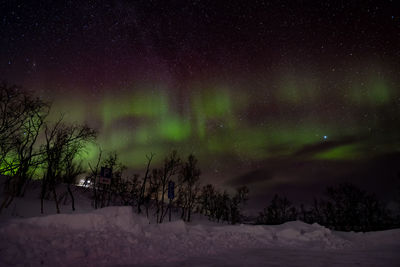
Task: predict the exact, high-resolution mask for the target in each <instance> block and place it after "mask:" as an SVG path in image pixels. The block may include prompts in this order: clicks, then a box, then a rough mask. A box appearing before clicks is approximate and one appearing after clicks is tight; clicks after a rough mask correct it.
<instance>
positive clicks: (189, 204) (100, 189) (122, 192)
mask: <svg viewBox="0 0 400 267" xmlns="http://www.w3.org/2000/svg"><path fill="white" fill-rule="evenodd" d="M153 157H154V154H151V155H148V156H147V160H148V164H147V167H146V171H145V174H144V176H143V177H140V175H138V174H136V175H133V176H128V177H125V176H124V170H125V169H126V168H125V167H124V166H123V165H122V164H121V163H119V161H118V156H117V154H116V153H115V152H114V153H111V154H109V155H107V156H106V157H105V158H104V159H103V158H102V151H100V153H99V158H98V160H97V163H96V165H95V166H90V169H91V172H90V173H89V175H88V176H86V180H85V184H86V186H87V188H88V190H91V191H92V199H93V207H94V208H102V207H106V206H110V205H131V206H133V207H135V210H136V211H137V212H138V213H144V214H145V215H146V216H147V217H152V216H154V219H155V221H156V222H157V223H162V222H164V221H165V218H166V217H167V215H168V214H169V212H170V211H171V210H173V211H174V214H179V216H180V218H181V219H182V220H184V221H191V218H192V214H193V213H200V214H203V215H205V216H207V217H208V218H209V219H210V220H213V221H217V222H227V223H231V224H235V223H238V222H241V221H242V220H243V216H242V213H241V209H242V208H243V205H244V204H245V203H246V201H247V199H248V193H249V190H248V188H247V187H245V186H243V187H240V188H237V190H236V193H235V194H234V195H233V196H231V195H230V194H228V193H227V192H226V191H224V192H220V191H219V190H217V189H216V188H215V187H214V186H213V185H212V184H207V185H205V186H201V183H200V174H201V172H200V169H199V168H198V167H197V159H196V157H195V156H194V155H192V154H190V155H189V156H188V157H187V158H186V159H181V158H180V157H179V155H178V153H177V152H176V151H172V152H171V153H170V154H169V155H168V156H167V157H165V159H164V161H163V164H162V166H160V167H157V168H153V169H151V161H152V159H153ZM100 166H104V167H107V168H110V169H112V170H113V177H112V179H111V184H110V185H107V184H100V183H99V180H98V177H99V173H100ZM171 181H173V182H174V183H175V194H176V196H175V197H174V198H173V199H172V200H169V199H168V196H167V193H168V185H169V183H170V182H171Z"/></svg>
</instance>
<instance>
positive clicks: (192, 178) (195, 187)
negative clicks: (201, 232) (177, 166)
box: [179, 154, 201, 222]
mask: <svg viewBox="0 0 400 267" xmlns="http://www.w3.org/2000/svg"><path fill="white" fill-rule="evenodd" d="M196 165H197V159H196V157H195V156H194V155H193V154H191V155H189V156H188V159H187V162H185V163H184V164H183V165H182V168H181V172H180V177H179V181H180V184H181V186H180V190H179V191H180V192H179V199H180V205H181V207H182V216H181V218H182V219H183V220H185V221H187V222H189V221H190V217H191V214H192V210H193V207H194V205H195V204H196V200H197V197H198V193H199V191H200V183H199V179H200V173H201V172H200V169H198V168H197V166H196Z"/></svg>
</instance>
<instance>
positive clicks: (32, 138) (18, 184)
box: [0, 84, 50, 212]
mask: <svg viewBox="0 0 400 267" xmlns="http://www.w3.org/2000/svg"><path fill="white" fill-rule="evenodd" d="M49 111H50V105H49V104H48V103H45V102H44V101H42V100H40V99H38V98H34V97H33V96H32V95H31V94H30V93H29V92H26V91H23V90H22V89H21V88H19V87H16V86H12V87H7V85H6V84H2V85H1V86H0V174H2V173H3V174H8V175H9V177H8V178H7V181H6V183H5V187H4V191H5V194H4V196H5V198H4V200H3V201H2V204H1V206H0V212H1V210H2V209H3V208H6V207H7V206H8V205H10V203H11V202H12V200H13V199H14V197H15V196H23V194H24V186H25V185H26V182H27V181H28V180H30V179H31V177H32V176H33V174H34V172H35V170H36V168H37V167H38V166H39V164H40V161H39V157H38V156H39V155H40V152H39V151H38V150H37V149H36V148H35V146H36V144H37V142H36V141H37V138H38V136H39V133H40V132H41V128H42V125H43V123H44V119H45V118H46V117H47V115H48V113H49Z"/></svg>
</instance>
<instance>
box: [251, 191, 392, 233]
mask: <svg viewBox="0 0 400 267" xmlns="http://www.w3.org/2000/svg"><path fill="white" fill-rule="evenodd" d="M294 220H301V221H304V222H306V223H318V224H320V225H324V226H326V227H328V228H330V229H333V230H339V231H364V232H365V231H377V230H384V229H391V228H398V227H400V217H399V214H396V212H394V211H393V210H390V209H389V208H388V207H387V204H386V203H383V202H382V201H380V200H379V199H378V198H377V197H376V196H375V195H373V194H369V193H367V192H365V191H363V190H361V189H360V188H358V187H356V186H355V185H353V184H350V183H344V184H339V185H337V186H330V187H328V188H327V189H326V191H325V192H324V196H323V197H321V198H319V199H318V198H314V200H313V203H312V205H310V206H308V207H305V205H303V204H301V205H300V207H299V208H296V206H295V205H294V204H293V203H292V202H290V201H289V200H288V199H287V198H286V197H281V196H278V195H275V196H274V197H273V199H272V200H271V202H270V203H269V205H268V206H267V207H265V208H264V210H263V211H262V212H260V214H259V216H258V217H257V223H258V224H281V223H284V222H288V221H294Z"/></svg>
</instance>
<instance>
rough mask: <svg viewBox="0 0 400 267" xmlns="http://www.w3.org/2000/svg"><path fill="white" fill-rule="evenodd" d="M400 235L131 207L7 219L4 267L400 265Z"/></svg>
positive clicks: (0, 247)
mask: <svg viewBox="0 0 400 267" xmlns="http://www.w3.org/2000/svg"><path fill="white" fill-rule="evenodd" d="M399 248H400V230H390V231H382V232H372V233H365V234H364V233H343V232H335V231H331V230H329V229H327V228H325V227H322V226H320V225H318V224H313V225H309V224H305V223H302V222H299V221H295V222H289V223H285V224H282V225H278V226H261V225H217V224H213V223H201V224H195V223H190V224H186V223H184V222H183V221H179V220H178V221H174V222H170V223H163V224H150V223H149V221H148V220H147V219H146V218H145V217H143V216H140V215H137V214H136V213H134V212H133V211H132V208H131V207H108V208H104V209H99V210H96V211H92V212H88V213H81V214H59V215H49V216H45V217H33V218H26V219H10V220H5V221H3V222H2V223H1V225H0V266H14V265H21V266H323V265H327V266H355V265H361V266H400V255H399V254H398V253H397V252H398V251H399Z"/></svg>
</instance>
